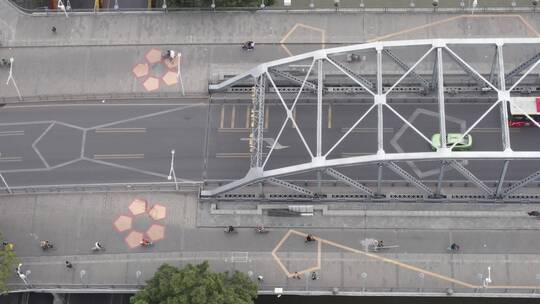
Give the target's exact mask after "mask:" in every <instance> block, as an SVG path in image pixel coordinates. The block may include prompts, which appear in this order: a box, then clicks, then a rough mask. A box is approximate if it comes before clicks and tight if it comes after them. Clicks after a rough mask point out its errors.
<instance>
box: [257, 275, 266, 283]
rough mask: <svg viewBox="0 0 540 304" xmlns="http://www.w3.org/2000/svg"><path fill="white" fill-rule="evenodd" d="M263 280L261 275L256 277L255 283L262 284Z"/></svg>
mask: <svg viewBox="0 0 540 304" xmlns="http://www.w3.org/2000/svg"><path fill="white" fill-rule="evenodd" d="M263 280H264V277H263V276H262V275H258V276H257V281H259V283H262V281H263Z"/></svg>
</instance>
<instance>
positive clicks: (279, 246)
mask: <svg viewBox="0 0 540 304" xmlns="http://www.w3.org/2000/svg"><path fill="white" fill-rule="evenodd" d="M291 234H296V235H299V236H301V237H303V238H305V237H307V234H306V233H302V232H298V231H296V230H292V229H291V230H289V231H288V232H287V233H286V234H285V235H284V236H283V238H281V240H280V241H279V243H277V245H276V247H275V248H274V250H272V256H273V257H274V259H275V260H276V262H277V263H278V265H279V267H280V268H281V270H283V272H285V275H286V276H287V277H289V278H291V277H293V275H294V272H292V273H291V272H290V271H289V270H288V269H287V267H286V266H285V265H283V263H282V262H281V259H280V258H279V257H278V256H277V252H278V250H279V248H281V246H282V245H283V243H284V242H285V241H286V240H287V239H288V238H289V237H290V236H291ZM313 238H314V239H315V241H317V266H315V267H311V268H306V269H301V270H297V271H295V272H298V273H302V274H305V273H309V272H312V271H315V270H319V269H321V247H322V242H321V239H320V238H318V237H313Z"/></svg>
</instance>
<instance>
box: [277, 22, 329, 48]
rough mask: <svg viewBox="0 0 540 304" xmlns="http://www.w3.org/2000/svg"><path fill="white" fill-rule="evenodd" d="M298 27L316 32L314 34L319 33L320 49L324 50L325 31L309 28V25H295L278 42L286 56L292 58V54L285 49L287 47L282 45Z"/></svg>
mask: <svg viewBox="0 0 540 304" xmlns="http://www.w3.org/2000/svg"><path fill="white" fill-rule="evenodd" d="M299 27H303V28H307V29H310V30H313V31H316V32H320V33H321V46H322V47H321V48H323V49H324V47H325V46H324V44H325V39H326V31H325V30H323V29H321V28H318V27H314V26H311V25H306V24H302V23H296V24H295V25H294V26H293V27H292V28H291V29H290V30H289V31H288V32H287V33H286V34H285V35H284V36H283V38H281V41H280V42H279V43H280V44H281V47H282V48H283V50H285V52H287V54H289V56H292V55H293V54H292V53H291V51H290V50H289V48H287V46H286V45H285V44H284V43H285V41H286V40H287V39H288V38H289V36H290V35H291V34H292V33H293V32H294V31H295V30H296V29H297V28H299Z"/></svg>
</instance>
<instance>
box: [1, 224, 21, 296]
mask: <svg viewBox="0 0 540 304" xmlns="http://www.w3.org/2000/svg"><path fill="white" fill-rule="evenodd" d="M3 242H4V237H3V236H2V234H1V233H0V293H2V292H5V291H7V287H6V281H7V279H9V277H10V276H11V275H12V274H13V270H14V269H15V264H16V263H18V261H19V260H18V259H17V256H16V255H15V252H13V245H11V244H10V245H7V246H4V245H3Z"/></svg>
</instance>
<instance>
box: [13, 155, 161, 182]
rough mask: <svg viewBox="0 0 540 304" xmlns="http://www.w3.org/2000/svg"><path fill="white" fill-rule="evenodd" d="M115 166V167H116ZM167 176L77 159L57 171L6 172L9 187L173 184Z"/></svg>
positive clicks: (56, 169)
mask: <svg viewBox="0 0 540 304" xmlns="http://www.w3.org/2000/svg"><path fill="white" fill-rule="evenodd" d="M113 165H114V164H113ZM167 174H168V171H167V172H165V173H163V176H155V175H152V174H148V173H144V172H140V171H137V170H136V171H134V170H133V169H126V168H119V167H117V166H112V165H107V164H100V163H94V162H91V161H88V160H75V161H73V162H71V163H69V164H66V165H65V166H61V167H58V168H55V169H54V170H47V169H38V170H32V171H23V170H19V171H16V172H9V173H4V177H5V178H6V181H7V183H8V185H9V186H11V187H15V186H38V185H74V184H114V183H128V184H129V183H154V182H156V183H157V182H169V181H168V180H167V179H166V175H167Z"/></svg>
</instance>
